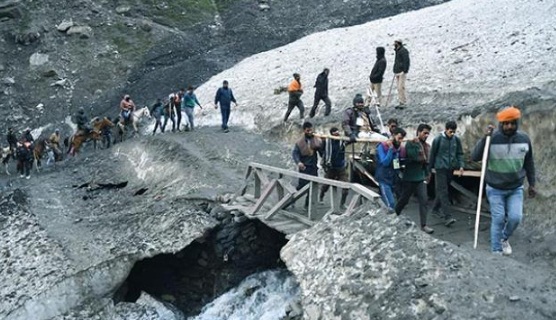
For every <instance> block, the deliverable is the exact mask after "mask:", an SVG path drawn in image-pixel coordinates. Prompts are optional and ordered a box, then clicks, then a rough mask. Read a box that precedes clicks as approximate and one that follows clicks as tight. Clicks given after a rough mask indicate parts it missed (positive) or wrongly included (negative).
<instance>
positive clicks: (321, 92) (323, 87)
mask: <svg viewBox="0 0 556 320" xmlns="http://www.w3.org/2000/svg"><path fill="white" fill-rule="evenodd" d="M314 87H315V88H316V89H315V96H319V97H327V96H328V75H327V74H326V73H325V72H324V71H323V72H321V73H319V75H318V77H317V81H315V86H314Z"/></svg>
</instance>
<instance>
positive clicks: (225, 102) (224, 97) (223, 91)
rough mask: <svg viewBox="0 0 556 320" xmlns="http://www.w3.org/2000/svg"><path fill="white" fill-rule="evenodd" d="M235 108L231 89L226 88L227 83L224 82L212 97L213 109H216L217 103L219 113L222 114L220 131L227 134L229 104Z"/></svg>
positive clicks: (234, 99)
mask: <svg viewBox="0 0 556 320" xmlns="http://www.w3.org/2000/svg"><path fill="white" fill-rule="evenodd" d="M232 102H233V103H234V104H235V105H236V106H237V102H236V98H235V97H234V93H233V92H232V89H230V88H228V81H227V80H224V82H223V83H222V87H221V88H218V90H217V91H216V96H215V97H214V108H215V109H218V103H220V113H221V114H222V130H224V132H229V130H228V120H230V112H231V103H232Z"/></svg>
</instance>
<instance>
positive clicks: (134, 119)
mask: <svg viewBox="0 0 556 320" xmlns="http://www.w3.org/2000/svg"><path fill="white" fill-rule="evenodd" d="M143 117H147V119H151V118H152V117H151V112H150V111H149V108H148V107H143V108H141V109H138V110H135V111H133V112H132V113H131V115H130V117H129V120H127V121H124V122H122V121H121V120H120V119H118V120H117V126H118V136H119V138H120V139H119V140H120V142H122V141H124V137H125V135H126V126H127V125H129V124H131V126H132V127H133V135H135V134H137V132H139V129H137V123H138V122H139V121H141V119H142V118H143Z"/></svg>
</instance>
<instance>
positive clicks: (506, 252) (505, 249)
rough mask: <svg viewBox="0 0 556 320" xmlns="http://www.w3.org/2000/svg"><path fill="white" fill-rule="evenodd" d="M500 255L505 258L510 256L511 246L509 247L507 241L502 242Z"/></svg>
mask: <svg viewBox="0 0 556 320" xmlns="http://www.w3.org/2000/svg"><path fill="white" fill-rule="evenodd" d="M502 254H504V255H505V256H509V255H511V254H512V246H510V243H509V242H508V240H502Z"/></svg>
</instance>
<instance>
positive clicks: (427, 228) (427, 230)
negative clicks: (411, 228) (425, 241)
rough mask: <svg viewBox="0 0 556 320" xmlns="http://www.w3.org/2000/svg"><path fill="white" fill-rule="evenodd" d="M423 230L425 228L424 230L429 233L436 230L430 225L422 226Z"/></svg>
mask: <svg viewBox="0 0 556 320" xmlns="http://www.w3.org/2000/svg"><path fill="white" fill-rule="evenodd" d="M421 230H423V232H425V233H428V234H432V233H433V232H434V229H433V228H431V227H429V226H422V227H421Z"/></svg>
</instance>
